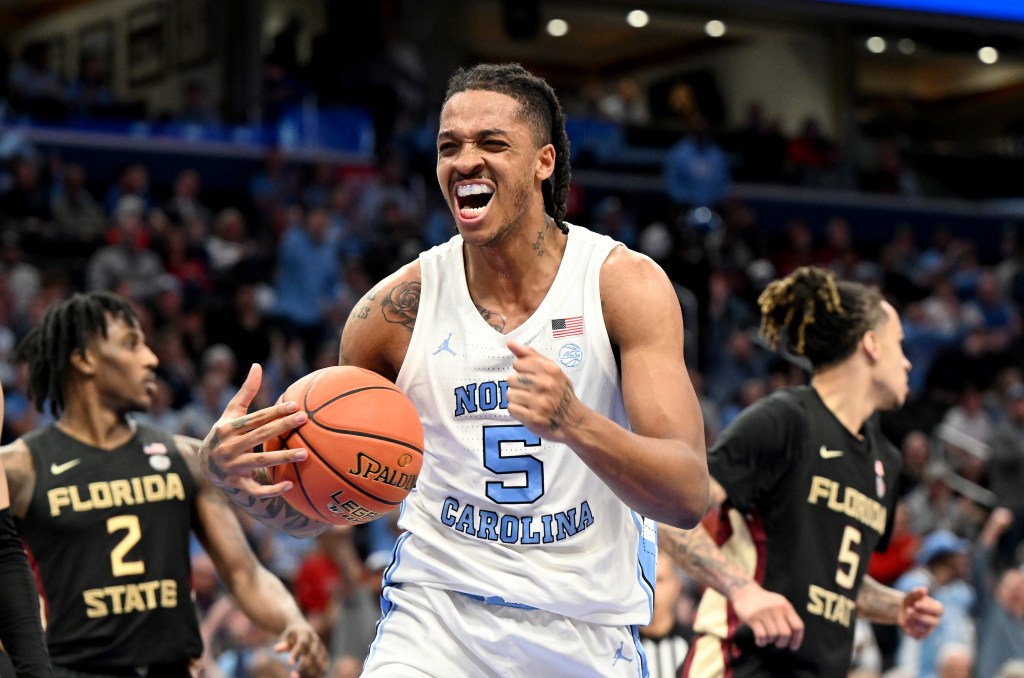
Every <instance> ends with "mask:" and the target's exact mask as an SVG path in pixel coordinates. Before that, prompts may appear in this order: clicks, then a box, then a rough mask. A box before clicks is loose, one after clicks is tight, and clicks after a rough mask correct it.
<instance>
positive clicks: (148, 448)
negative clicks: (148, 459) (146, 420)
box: [142, 443, 167, 454]
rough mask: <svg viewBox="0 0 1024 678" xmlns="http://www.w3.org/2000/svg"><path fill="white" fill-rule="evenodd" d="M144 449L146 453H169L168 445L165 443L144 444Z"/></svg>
mask: <svg viewBox="0 0 1024 678" xmlns="http://www.w3.org/2000/svg"><path fill="white" fill-rule="evenodd" d="M142 451H143V452H144V453H146V454H167V446H166V445H164V444H163V443H149V444H148V445H143V446H142Z"/></svg>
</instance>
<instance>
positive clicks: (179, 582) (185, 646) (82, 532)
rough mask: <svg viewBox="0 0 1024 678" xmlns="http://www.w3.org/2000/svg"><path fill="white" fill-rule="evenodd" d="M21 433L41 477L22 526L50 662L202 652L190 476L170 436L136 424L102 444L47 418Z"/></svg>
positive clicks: (136, 662)
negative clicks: (193, 581)
mask: <svg viewBox="0 0 1024 678" xmlns="http://www.w3.org/2000/svg"><path fill="white" fill-rule="evenodd" d="M24 441H25V442H26V443H27V445H28V447H29V450H30V451H31V454H32V462H33V464H34V465H35V472H36V484H35V490H34V492H33V494H32V499H31V504H30V505H29V508H28V511H27V513H26V516H25V518H24V519H23V520H20V521H18V530H19V532H20V533H21V535H22V538H23V540H24V541H25V543H26V545H27V546H28V548H29V550H30V552H31V554H32V557H33V558H34V560H35V563H36V565H37V568H38V571H39V576H40V583H41V586H42V589H43V596H44V604H45V607H46V617H47V620H48V626H47V631H46V635H47V642H48V644H49V648H50V656H51V659H52V661H53V663H54V664H55V665H59V666H66V667H71V668H76V669H79V670H83V671H89V670H92V671H93V672H103V671H114V670H116V669H119V668H126V669H127V668H130V667H135V666H148V665H156V664H180V663H183V662H187V661H188V660H189V659H190V658H191V657H197V656H199V654H200V653H201V652H202V642H201V640H200V637H199V629H198V625H197V621H196V613H195V609H194V607H193V605H192V598H191V595H190V588H189V585H190V563H189V535H190V531H191V528H192V524H193V521H194V515H195V510H194V508H195V499H196V493H197V484H196V480H195V478H194V477H193V476H192V474H191V472H190V471H189V468H188V465H187V462H186V460H185V459H183V458H182V456H181V454H180V453H179V452H178V450H177V449H176V447H175V444H174V439H173V438H172V437H171V436H170V435H169V434H167V433H165V432H163V431H161V430H159V429H156V428H153V427H150V426H144V425H139V426H138V429H137V430H136V433H135V436H134V437H133V438H132V439H131V440H130V441H129V442H127V443H125V444H124V445H122V446H121V447H119V448H117V449H115V450H109V451H107V450H101V449H98V448H95V447H91V446H89V445H86V444H84V443H82V442H80V441H78V440H76V439H74V438H72V437H70V436H68V435H67V434H65V433H63V432H62V431H61V430H60V429H58V428H57V427H56V426H48V427H46V428H44V429H41V430H39V431H34V432H32V433H30V434H28V435H26V436H25V437H24Z"/></svg>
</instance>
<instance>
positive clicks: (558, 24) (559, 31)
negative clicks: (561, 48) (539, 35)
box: [548, 19, 569, 38]
mask: <svg viewBox="0 0 1024 678" xmlns="http://www.w3.org/2000/svg"><path fill="white" fill-rule="evenodd" d="M568 32H569V22H568V21H566V20H565V19H552V20H551V21H549V22H548V35H553V36H554V37H556V38H560V37H562V36H563V35H565V34H566V33H568Z"/></svg>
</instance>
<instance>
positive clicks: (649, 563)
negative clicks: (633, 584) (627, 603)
mask: <svg viewBox="0 0 1024 678" xmlns="http://www.w3.org/2000/svg"><path fill="white" fill-rule="evenodd" d="M631 513H632V515H633V524H634V525H635V526H636V531H637V547H636V578H637V582H638V583H639V584H640V588H642V589H643V590H644V591H645V592H646V593H647V614H648V615H652V616H653V615H654V586H655V582H657V580H658V579H657V571H658V524H657V523H652V529H653V531H654V540H653V541H651V540H650V539H647V538H646V537H645V536H644V518H643V516H641V515H640V514H639V513H637V512H636V511H632V512H631Z"/></svg>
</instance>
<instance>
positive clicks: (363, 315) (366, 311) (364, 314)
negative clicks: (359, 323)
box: [356, 306, 370, 320]
mask: <svg viewBox="0 0 1024 678" xmlns="http://www.w3.org/2000/svg"><path fill="white" fill-rule="evenodd" d="M356 317H357V318H359V319H360V320H366V319H367V318H369V317H370V307H369V306H363V307H362V308H361V309H359V310H358V311H357V312H356Z"/></svg>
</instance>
